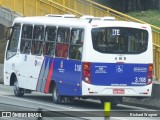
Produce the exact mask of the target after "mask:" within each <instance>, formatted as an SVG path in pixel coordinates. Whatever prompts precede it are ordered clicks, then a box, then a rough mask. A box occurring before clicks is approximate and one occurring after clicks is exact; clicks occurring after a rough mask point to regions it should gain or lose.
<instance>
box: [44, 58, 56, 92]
mask: <svg viewBox="0 0 160 120" xmlns="http://www.w3.org/2000/svg"><path fill="white" fill-rule="evenodd" d="M53 66H54V62H53V61H52V64H51V67H50V70H49V73H48V77H47V81H46V86H45V90H44V92H45V93H48V92H49V86H50V82H51V78H52V74H53Z"/></svg>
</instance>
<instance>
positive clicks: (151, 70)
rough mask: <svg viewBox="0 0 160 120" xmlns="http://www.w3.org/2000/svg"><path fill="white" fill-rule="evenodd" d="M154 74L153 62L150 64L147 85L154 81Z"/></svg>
mask: <svg viewBox="0 0 160 120" xmlns="http://www.w3.org/2000/svg"><path fill="white" fill-rule="evenodd" d="M152 74H153V64H149V65H148V81H147V85H149V84H151V83H152Z"/></svg>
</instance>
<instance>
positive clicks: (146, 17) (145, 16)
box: [127, 10, 160, 27]
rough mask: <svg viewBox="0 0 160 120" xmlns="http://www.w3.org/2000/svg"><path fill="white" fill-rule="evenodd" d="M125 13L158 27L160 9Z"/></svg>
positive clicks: (159, 23)
mask: <svg viewBox="0 0 160 120" xmlns="http://www.w3.org/2000/svg"><path fill="white" fill-rule="evenodd" d="M127 15H130V16H132V17H134V18H137V19H140V20H142V21H144V22H147V23H149V24H152V25H154V26H157V27H160V10H148V11H138V12H129V13H127Z"/></svg>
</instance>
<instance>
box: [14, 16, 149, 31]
mask: <svg viewBox="0 0 160 120" xmlns="http://www.w3.org/2000/svg"><path fill="white" fill-rule="evenodd" d="M14 22H15V23H23V24H37V25H41V24H44V25H55V26H69V27H70V26H74V27H85V26H87V25H92V27H103V26H104V27H105V26H108V27H109V26H115V27H116V26H118V27H135V28H137V27H138V28H141V27H142V28H147V27H149V25H146V24H141V23H135V22H128V21H116V20H115V18H114V17H101V18H100V17H94V16H82V17H80V18H77V17H75V16H72V15H70V16H69V17H65V16H63V15H53V16H52V15H50V14H49V15H46V16H34V17H17V18H15V20H14Z"/></svg>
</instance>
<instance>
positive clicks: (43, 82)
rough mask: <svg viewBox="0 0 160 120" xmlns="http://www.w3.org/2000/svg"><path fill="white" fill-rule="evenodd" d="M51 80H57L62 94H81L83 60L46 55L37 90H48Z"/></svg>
mask: <svg viewBox="0 0 160 120" xmlns="http://www.w3.org/2000/svg"><path fill="white" fill-rule="evenodd" d="M70 73H72V75H71V74H70ZM51 80H54V81H55V83H56V85H57V86H58V92H59V94H60V95H69V96H80V95H81V62H80V61H77V60H66V59H63V58H52V57H45V58H44V61H43V64H42V68H41V71H40V75H39V78H38V84H37V91H40V92H48V88H49V85H50V81H51Z"/></svg>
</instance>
